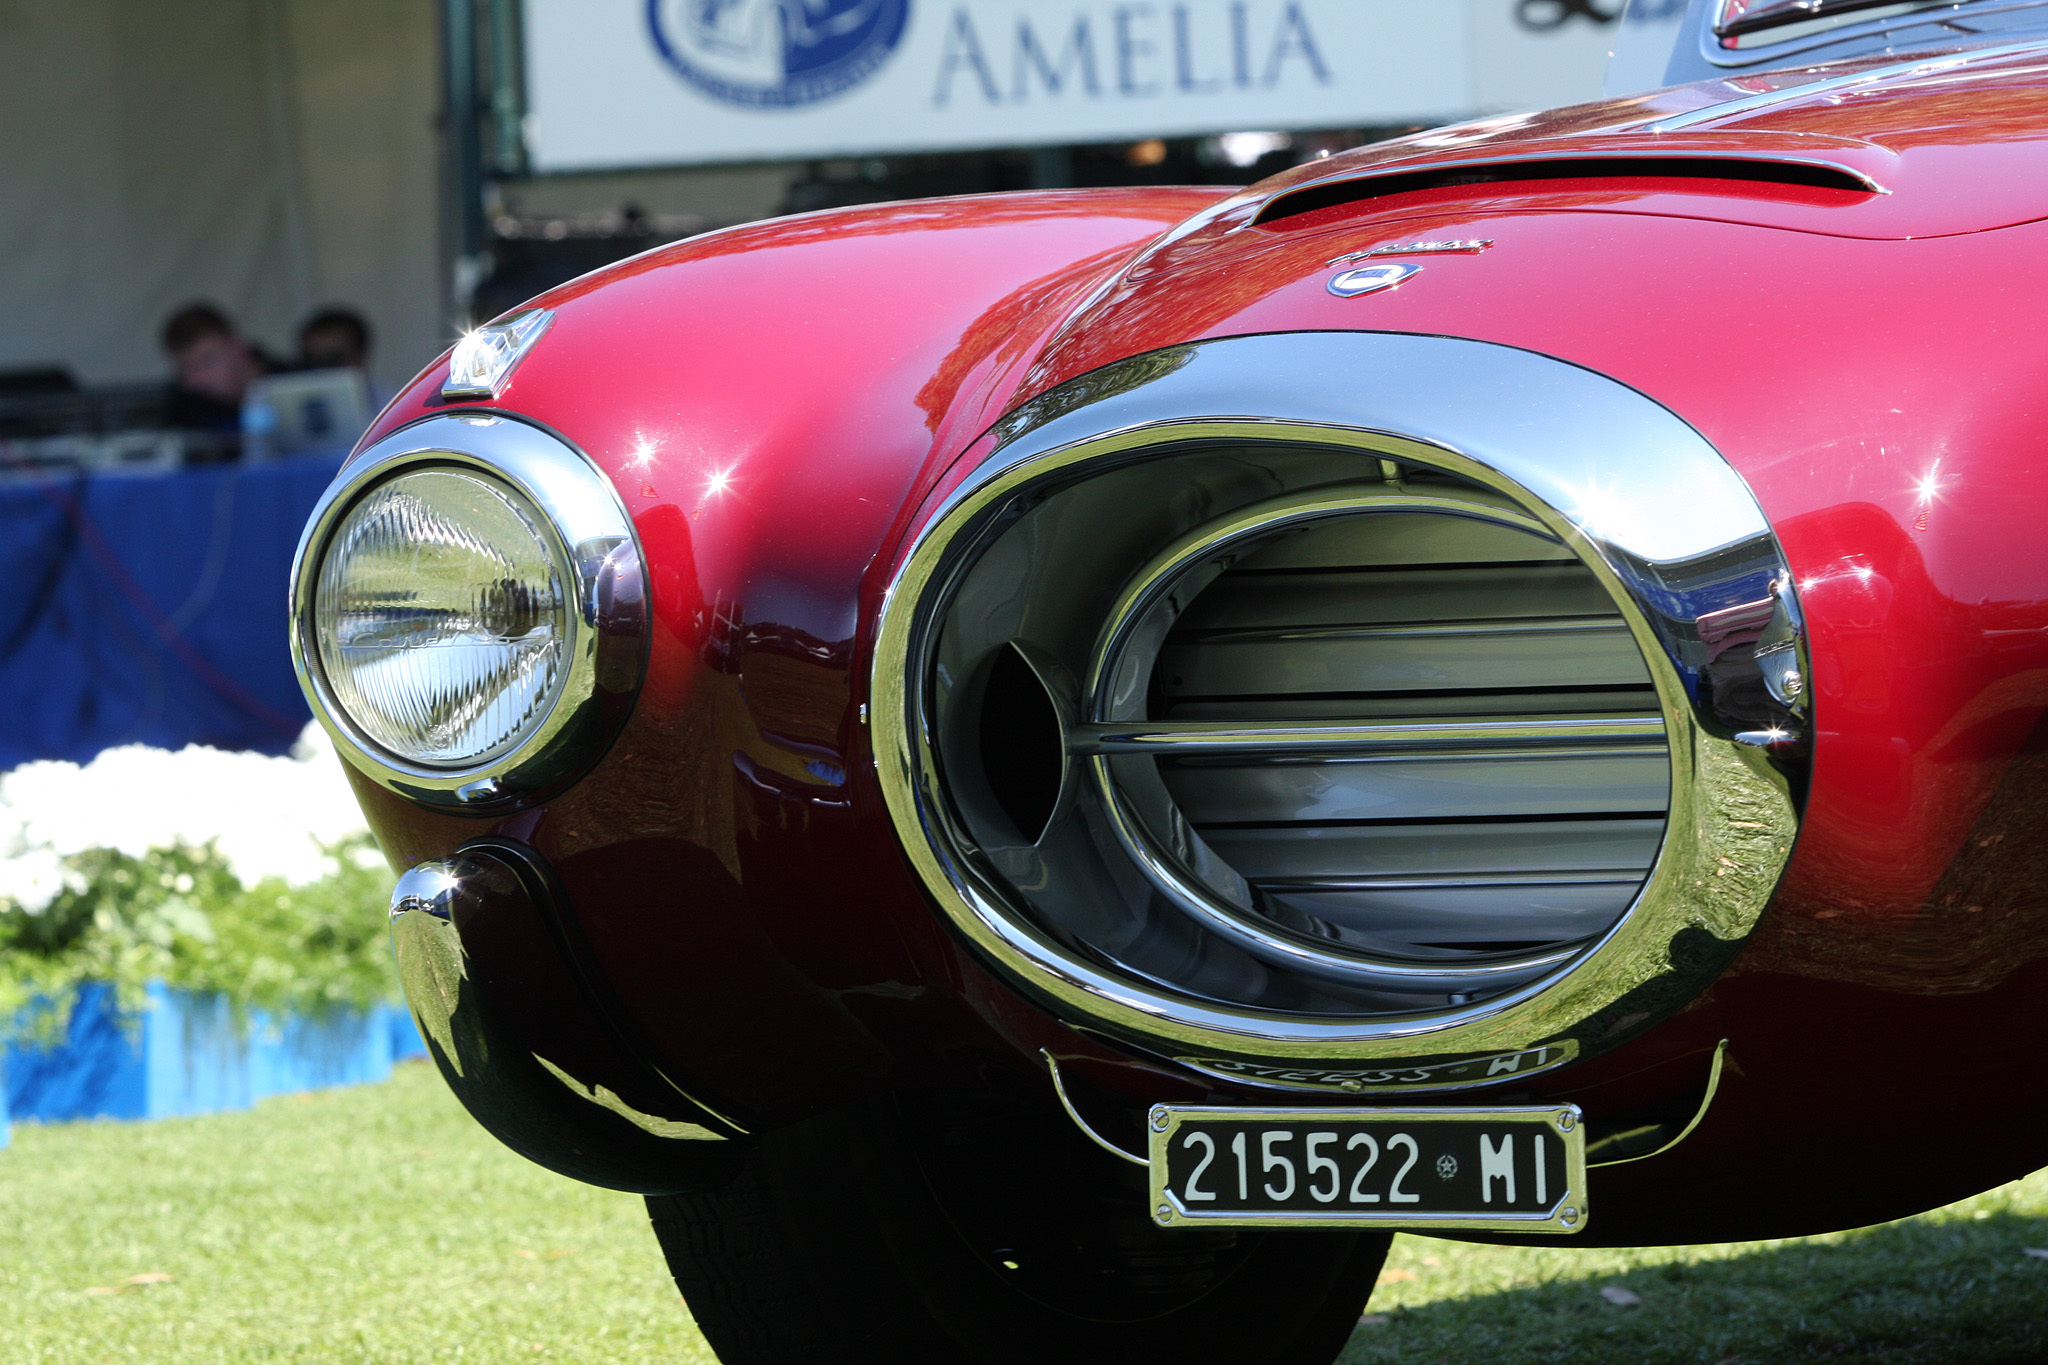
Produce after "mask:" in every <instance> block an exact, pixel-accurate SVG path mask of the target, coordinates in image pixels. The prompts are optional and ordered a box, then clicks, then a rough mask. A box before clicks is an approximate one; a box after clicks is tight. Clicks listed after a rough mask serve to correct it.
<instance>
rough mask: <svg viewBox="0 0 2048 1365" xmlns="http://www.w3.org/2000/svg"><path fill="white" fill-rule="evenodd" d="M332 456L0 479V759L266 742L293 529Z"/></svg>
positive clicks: (332, 466)
mask: <svg viewBox="0 0 2048 1365" xmlns="http://www.w3.org/2000/svg"><path fill="white" fill-rule="evenodd" d="M339 464H340V457H339V456H305V457H300V458H295V459H289V460H280V461H277V462H275V463H271V464H261V465H250V466H244V465H236V464H228V465H213V466H202V467H198V468H194V469H186V470H179V471H176V472H173V473H169V474H157V475H141V474H131V475H120V474H110V475H102V476H94V477H84V478H78V479H73V480H69V481H65V480H54V479H39V480H34V481H29V482H21V483H10V484H0V582H4V583H6V584H7V585H8V586H7V590H6V591H5V592H0V771H5V770H6V769H8V768H12V767H14V766H16V765H17V764H21V763H27V762H29V761H31V760H33V759H39V758H62V759H69V760H71V761H72V762H75V763H84V762H87V761H89V760H90V759H91V758H92V757H93V755H95V754H97V753H98V752H99V751H100V750H102V749H106V748H111V747H113V746H115V745H118V744H149V745H153V746H155V747H157V748H163V749H178V748H182V747H184V746H185V745H187V744H208V745H212V746H213V747H215V748H219V749H255V750H260V751H262V752H264V753H271V754H279V753H283V752H284V751H285V750H286V749H288V748H290V747H291V743H292V740H293V739H294V738H295V737H296V736H297V735H298V733H299V731H300V729H301V728H303V727H304V725H305V723H306V721H307V719H308V718H309V716H308V712H307V710H306V704H305V701H304V699H303V698H302V697H301V696H300V694H299V687H298V683H297V682H296V680H295V679H294V678H293V676H292V666H291V657H290V653H289V651H288V648H287V645H286V641H285V580H286V578H287V577H288V575H289V573H290V570H291V560H292V552H293V550H294V549H295V548H296V547H297V545H298V539H299V532H300V530H301V529H302V528H303V527H304V526H305V524H306V518H307V517H308V516H309V515H311V513H312V510H313V504H314V502H315V501H317V500H318V498H319V496H320V493H321V490H322V489H324V488H325V487H326V486H327V484H328V482H329V480H330V479H332V478H333V476H334V472H335V470H336V469H337V468H338V467H339Z"/></svg>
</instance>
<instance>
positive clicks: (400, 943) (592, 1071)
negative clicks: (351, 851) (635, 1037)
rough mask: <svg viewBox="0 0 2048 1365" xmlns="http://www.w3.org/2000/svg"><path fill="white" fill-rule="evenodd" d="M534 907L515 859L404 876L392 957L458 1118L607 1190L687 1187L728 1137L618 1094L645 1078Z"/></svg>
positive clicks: (665, 1098)
mask: <svg viewBox="0 0 2048 1365" xmlns="http://www.w3.org/2000/svg"><path fill="white" fill-rule="evenodd" d="M526 871H527V874H528V875H530V869H528V870H526ZM535 902H536V896H535V895H534V893H533V892H532V891H530V890H529V888H528V886H527V884H526V877H525V876H522V869H521V868H520V867H519V866H517V860H515V858H514V857H512V856H510V855H509V854H508V853H506V852H503V851H499V850H494V849H492V848H488V847H472V848H468V849H465V850H463V851H461V852H459V853H458V854H456V855H455V856H454V857H452V858H449V859H446V860H443V861H435V862H425V863H421V864H419V865H418V866H416V867H414V868H412V869H411V870H410V871H408V872H407V873H406V874H405V875H404V876H403V877H401V878H400V879H399V881H398V885H397V886H396V887H395V888H394V889H393V891H392V894H391V943H392V950H393V953H394V955H395V956H396V957H397V960H398V974H399V980H400V982H401V984H402V985H403V987H404V989H405V996H406V1001H407V1003H408V1004H409V1005H410V1006H411V1007H412V1013H413V1018H414V1019H415V1020H416V1021H417V1022H418V1024H419V1028H420V1033H421V1034H422V1036H423V1037H425V1038H426V1040H427V1049H428V1052H429V1053H430V1054H431V1055H432V1056H433V1059H434V1062H435V1065H437V1066H438V1067H439V1068H440V1070H441V1075H442V1077H443V1079H445V1080H446V1081H447V1082H448V1085H449V1088H450V1089H452V1090H453V1091H454V1092H455V1095H456V1097H457V1098H458V1099H460V1100H461V1101H462V1104H463V1107H465V1108H466V1109H468V1110H469V1112H470V1114H471V1115H472V1116H474V1117H475V1118H476V1120H477V1121H478V1122H479V1123H481V1124H483V1126H484V1127H486V1128H488V1129H489V1130H490V1131H491V1132H492V1134H493V1135H495V1136H496V1137H497V1138H498V1139H499V1141H501V1142H503V1143H504V1144H505V1145H506V1146H508V1147H510V1148H512V1149H513V1150H514V1151H516V1152H518V1153H519V1154H520V1155H522V1156H524V1157H526V1158H528V1159H529V1160H531V1161H534V1162H537V1163H539V1164H540V1165H542V1166H546V1167H547V1168H548V1169H550V1170H553V1171H556V1172H558V1173H560V1174H562V1175H566V1176H569V1177H571V1178H573V1179H576V1180H581V1181H584V1182H586V1183H589V1184H593V1185H602V1186H605V1187H607V1188H610V1189H619V1190H628V1191H632V1192H635V1193H643V1194H659V1193H673V1192H675V1191H678V1190H683V1189H688V1188H690V1187H691V1186H692V1185H693V1184H695V1183H697V1182H698V1181H699V1180H700V1179H701V1178H703V1177H704V1175H706V1174H707V1171H706V1162H707V1160H708V1161H710V1162H712V1163H714V1164H717V1163H721V1162H723V1160H724V1159H725V1158H724V1155H723V1149H725V1148H726V1147H728V1146H729V1144H727V1143H724V1142H723V1141H722V1139H724V1138H726V1137H728V1136H731V1135H733V1134H734V1133H735V1132H736V1131H737V1130H736V1129H734V1128H733V1127H732V1126H731V1125H730V1124H728V1123H725V1122H723V1121H721V1120H720V1119H718V1118H717V1117H716V1116H714V1115H711V1114H709V1113H708V1112H706V1111H704V1110H703V1109H702V1108H701V1107H700V1106H697V1105H695V1104H693V1103H692V1102H691V1101H689V1100H688V1099H687V1098H685V1097H683V1096H682V1095H681V1094H680V1093H670V1094H666V1095H662V1094H660V1092H659V1090H658V1089H655V1087H653V1086H649V1085H646V1084H644V1083H643V1084H641V1085H640V1086H638V1087H637V1088H635V1089H634V1091H633V1098H634V1099H637V1100H639V1101H640V1105H651V1104H657V1103H658V1104H659V1105H660V1107H661V1108H662V1109H663V1110H664V1111H666V1112H664V1113H654V1112H650V1111H649V1109H647V1108H643V1107H640V1105H635V1104H633V1103H630V1102H628V1100H627V1099H626V1098H623V1097H622V1096H621V1095H620V1094H619V1093H618V1091H617V1089H614V1088H613V1086H618V1087H619V1088H628V1083H627V1082H623V1081H621V1080H619V1077H620V1076H622V1075H624V1076H633V1077H637V1073H638V1071H640V1070H644V1068H635V1067H634V1065H633V1063H632V1061H631V1060H630V1059H627V1058H622V1057H621V1055H620V1049H619V1048H618V1047H617V1046H616V1045H615V1044H614V1043H613V1042H612V1041H611V1040H609V1039H608V1038H606V1037H605V1035H604V1030H603V1029H602V1027H601V1026H599V1025H598V1024H597V1022H596V1021H595V1020H594V1019H593V1014H594V1011H593V1010H592V1009H590V1008H589V1006H588V1004H587V1002H585V1001H584V1000H583V999H581V998H580V993H579V992H578V991H577V989H576V987H575V985H574V983H573V980H572V979H571V977H570V974H569V973H568V971H567V969H566V964H565V963H563V962H562V961H561V958H560V954H559V953H558V952H556V951H555V949H554V945H553V944H552V943H551V942H549V935H548V934H547V932H546V925H545V923H544V921H543V920H542V918H541V911H540V908H539V907H538V906H537V905H536V903H535ZM578 1073H582V1075H588V1076H603V1077H605V1078H606V1079H610V1080H612V1081H613V1086H607V1085H605V1084H603V1083H601V1082H600V1081H598V1080H595V1079H591V1080H586V1079H582V1078H580V1076H579V1074H578ZM647 1091H652V1092H653V1093H654V1094H655V1095H656V1096H657V1098H654V1099H650V1098H649V1095H648V1094H647V1093H643V1092H647Z"/></svg>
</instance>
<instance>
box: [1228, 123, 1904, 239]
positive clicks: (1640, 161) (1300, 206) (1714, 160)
mask: <svg viewBox="0 0 2048 1365" xmlns="http://www.w3.org/2000/svg"><path fill="white" fill-rule="evenodd" d="M1556 181H1571V182H1573V188H1575V189H1580V188H1584V189H1595V190H1597V189H1599V188H1601V186H1600V185H1599V182H1603V181H1604V182H1629V183H1630V184H1640V182H1644V181H1649V182H1653V183H1654V184H1655V186H1656V188H1657V189H1658V190H1660V191H1662V192H1665V193H1669V192H1672V191H1674V190H1675V191H1678V192H1680V193H1683V192H1685V191H1686V190H1687V189H1688V188H1691V187H1689V186H1687V185H1685V184H1684V183H1683V182H1686V181H1693V182H1698V183H1697V191H1698V192H1702V193H1709V194H1715V193H1718V194H1723V195H1726V194H1729V193H1731V192H1732V193H1735V194H1737V195H1741V194H1743V193H1744V191H1743V190H1741V189H1736V188H1735V187H1734V186H1731V184H1730V183H1729V182H1731V181H1733V182H1748V183H1749V184H1750V185H1753V186H1755V187H1756V189H1759V190H1763V189H1766V188H1767V187H1770V186H1788V187H1799V188H1801V189H1805V190H1809V191H1811V190H1822V191H1833V192H1835V193H1836V194H1839V195H1844V196H1851V198H1848V199H1843V200H1840V201H1838V202H1841V203H1849V202H1857V201H1860V200H1862V199H1864V198H1867V197H1868V196H1871V195H1877V194H1884V193H1886V192H1887V191H1886V189H1885V187H1884V186H1882V185H1880V184H1879V183H1878V182H1877V180H1876V179H1875V178H1874V177H1873V176H1872V175H1871V174H1870V173H1869V172H1867V171H1864V170H1861V169H1858V168H1857V167H1855V166H1852V165H1848V164H1845V163H1844V162H1841V161H1835V160H1824V159H1817V158H1806V157H1799V158H1795V157H1788V156H1755V155H1751V156H1703V155H1700V154H1699V153H1698V152H1694V151H1679V152H1672V153H1662V152H1655V151H1646V150H1644V149H1642V148H1641V144H1640V140H1638V142H1637V147H1636V148H1635V149H1633V150H1631V151H1629V152H1627V153H1620V152H1616V153H1610V154H1604V155H1603V154H1594V155H1587V154H1584V153H1578V154H1565V155H1542V154H1534V155H1530V154H1524V155H1520V156H1509V157H1488V158H1485V159H1474V160H1456V161H1449V162H1439V163H1437V164H1434V165H1427V166H1420V167H1418V166H1415V165H1413V164H1412V163H1411V164H1407V165H1403V164H1400V163H1395V164H1393V165H1389V166H1386V167H1384V168H1375V169H1374V170H1373V171H1371V172H1367V173H1365V174H1354V175H1349V176H1344V177H1342V178H1337V179H1328V180H1317V181H1310V182H1309V183H1307V184H1305V185H1300V186H1298V187H1296V188H1293V189H1289V190H1284V191H1282V192H1281V193H1279V194H1277V195H1274V196H1273V197H1272V198H1271V199H1269V200H1267V201H1266V203H1265V204H1264V205H1263V206H1262V207H1261V208H1260V209H1259V211H1258V213H1257V215H1256V216H1255V217H1254V218H1253V220H1252V222H1253V225H1254V226H1270V225H1272V224H1275V223H1279V222H1281V221H1283V220H1285V219H1289V218H1296V217H1299V216H1301V215H1303V214H1309V213H1315V212H1317V211H1318V210H1322V209H1332V208H1337V207H1339V206H1342V205H1349V204H1365V203H1367V202H1368V201H1371V200H1378V199H1386V198H1390V197H1392V196H1395V195H1404V194H1413V193H1418V192H1421V191H1426V190H1441V189H1453V188H1463V187H1467V186H1494V185H1499V186H1502V187H1503V188H1511V187H1518V186H1528V187H1530V188H1540V187H1541V182H1556ZM1673 182H1680V183H1677V184H1674V183H1673ZM1611 187H1612V186H1611V185H1610V188H1611ZM1751 192H1752V193H1753V192H1754V191H1751ZM1800 198H1802V199H1803V200H1804V201H1805V202H1808V203H1811V202H1814V196H1811V195H1805V196H1800Z"/></svg>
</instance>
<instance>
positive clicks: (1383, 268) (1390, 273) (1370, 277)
mask: <svg viewBox="0 0 2048 1365" xmlns="http://www.w3.org/2000/svg"><path fill="white" fill-rule="evenodd" d="M1421 270H1422V267H1421V266H1419V265H1416V264H1414V263H1413V262H1409V261H1403V262H1399V263H1395V262H1387V263H1385V264H1382V265H1363V266H1359V267H1358V268H1357V269H1355V270H1340V271H1338V272H1337V273H1336V274H1335V275H1332V276H1331V277H1330V283H1329V285H1328V288H1329V291H1330V292H1331V293H1332V294H1335V295H1336V296H1337V297H1338V298H1340V299H1351V298H1357V297H1358V296H1359V295H1360V294H1377V293H1378V292H1379V291H1380V290H1382V289H1392V288H1393V287H1394V286H1395V285H1397V284H1399V283H1400V282H1401V281H1403V280H1405V279H1407V278H1408V277H1409V276H1410V275H1414V274H1418V273H1420V272H1421Z"/></svg>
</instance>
